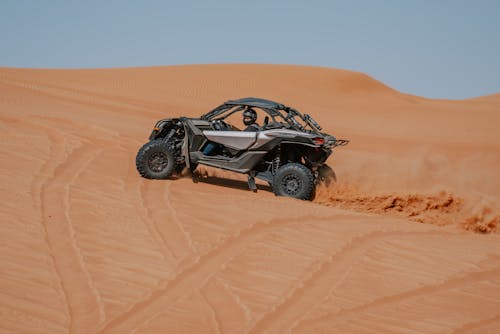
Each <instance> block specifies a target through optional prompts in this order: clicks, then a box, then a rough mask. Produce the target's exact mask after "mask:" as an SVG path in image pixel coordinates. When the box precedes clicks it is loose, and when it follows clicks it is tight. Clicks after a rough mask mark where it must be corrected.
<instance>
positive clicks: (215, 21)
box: [0, 0, 500, 99]
mask: <svg viewBox="0 0 500 334" xmlns="http://www.w3.org/2000/svg"><path fill="white" fill-rule="evenodd" d="M208 63H274V64H300V65H313V66H325V67H336V68H344V69H351V70H355V71H361V72H365V73H367V74H369V75H371V76H373V77H375V78H376V79H378V80H380V81H382V82H384V83H386V84H388V85H390V86H392V87H394V88H395V89H398V90H400V91H403V92H406V93H411V94H416V95H421V96H426V97H433V98H457V99H459V98H468V97H473V96H479V95H486V94H492V93H497V92H500V1H498V0H494V1H493V0H490V1H486V0H478V1H472V0H470V1H462V0H455V1H451V0H441V1H439V0H421V1H409V0H408V1H405V0H400V1H396V0H380V1H377V0H372V1H368V0H365V1H361V0H352V1H335V0H331V1H314V0H309V1H305V0H304V1H294V0H289V1H272V0H268V1H262V0H253V1H238V0H233V1H230V0H220V1H189V0H185V1H148V0H144V1H126V0H122V1H118V0H108V1H106V0H102V1H96V0H88V1H68V0H67V1H61V0H48V1H42V0H39V1H36V0H31V1H29V0H0V66H13V67H37V68H96V67H97V68H102V67H129V66H151V65H180V64H208Z"/></svg>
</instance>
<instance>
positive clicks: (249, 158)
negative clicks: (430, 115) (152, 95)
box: [136, 97, 348, 199]
mask: <svg viewBox="0 0 500 334" xmlns="http://www.w3.org/2000/svg"><path fill="white" fill-rule="evenodd" d="M255 109H257V110H258V111H259V113H260V114H261V115H264V121H263V124H262V126H260V127H255V124H252V125H253V126H254V128H253V131H248V129H247V131H242V130H240V129H239V128H238V127H236V126H235V125H234V123H235V122H234V121H231V120H234V118H236V117H238V119H239V120H240V121H239V122H241V119H242V117H241V116H242V115H243V114H245V112H247V113H248V112H249V111H251V113H254V114H256V111H255ZM231 123H233V124H231ZM347 143H348V140H342V139H336V138H335V137H334V136H332V135H329V134H326V133H324V132H321V126H320V125H319V124H318V123H317V122H316V121H315V120H314V119H313V118H312V117H311V116H310V115H307V114H301V113H300V112H299V111H297V110H296V109H294V108H291V107H288V106H285V105H283V104H281V103H277V102H273V101H270V100H265V99H260V98H253V97H248V98H243V99H238V100H229V101H227V102H225V103H223V104H222V105H220V106H219V107H217V108H215V109H213V110H212V111H210V112H208V113H206V114H204V115H202V116H201V117H199V118H189V117H178V118H166V119H162V120H160V121H158V122H157V123H156V124H155V126H154V129H153V131H152V132H151V135H150V136H149V142H148V143H146V144H144V146H142V147H141V148H140V149H139V152H138V153H137V157H136V166H137V170H138V171H139V174H141V176H143V177H145V178H148V179H166V178H169V177H170V176H171V175H174V174H176V173H181V172H182V170H183V169H184V168H186V167H187V168H188V169H189V170H190V171H191V172H192V173H193V172H194V170H195V169H196V167H197V166H198V165H206V166H211V167H217V168H222V169H225V170H230V171H233V172H237V173H242V174H247V175H248V185H249V188H250V189H251V190H254V191H256V189H257V187H256V184H255V178H258V179H261V180H264V181H266V182H268V183H269V185H270V186H271V187H272V189H273V191H274V193H275V194H276V195H278V196H288V197H294V198H299V199H311V198H312V196H313V194H314V190H315V187H316V184H318V182H320V181H322V180H324V181H328V179H329V178H331V177H334V174H333V171H332V170H331V168H330V167H328V166H327V165H326V164H325V161H326V160H327V158H328V157H329V156H330V154H331V153H332V149H333V148H334V147H336V146H342V145H346V144H347Z"/></svg>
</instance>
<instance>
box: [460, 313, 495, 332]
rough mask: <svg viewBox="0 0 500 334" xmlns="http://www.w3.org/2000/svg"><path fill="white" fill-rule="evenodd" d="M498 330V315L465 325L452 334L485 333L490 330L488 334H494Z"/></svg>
mask: <svg viewBox="0 0 500 334" xmlns="http://www.w3.org/2000/svg"><path fill="white" fill-rule="evenodd" d="M493 326H495V328H493ZM498 328H500V314H498V315H496V316H494V317H492V318H488V319H482V320H479V321H476V322H471V323H468V324H465V325H464V326H462V327H460V328H458V329H456V330H454V331H453V332H452V334H470V333H486V331H487V330H490V331H489V333H494V332H498Z"/></svg>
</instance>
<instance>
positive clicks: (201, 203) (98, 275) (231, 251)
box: [0, 65, 500, 333]
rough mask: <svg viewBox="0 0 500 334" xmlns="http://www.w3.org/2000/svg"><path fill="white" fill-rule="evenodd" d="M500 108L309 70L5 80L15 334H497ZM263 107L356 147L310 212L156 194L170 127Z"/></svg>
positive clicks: (0, 79) (217, 181)
mask: <svg viewBox="0 0 500 334" xmlns="http://www.w3.org/2000/svg"><path fill="white" fill-rule="evenodd" d="M497 95H498V94H497ZM497 95H492V96H486V97H480V98H476V99H468V100H460V101H452V100H431V99H426V98H421V97H417V96H412V95H408V94H404V93H401V92H398V91H396V90H394V89H392V88H390V87H387V86H386V85H384V84H382V83H380V82H378V81H377V80H375V79H373V78H371V77H369V76H367V75H365V74H362V73H356V72H351V71H345V70H337V69H328V68H319V67H303V66H278V65H193V66H173V67H147V68H128V69H99V70H36V69H12V68H0V130H1V132H0V136H1V137H0V140H1V144H0V159H1V164H0V185H1V186H0V196H1V200H2V207H1V210H0V218H1V221H2V227H1V229H2V233H1V234H0V238H1V241H0V247H1V249H2V252H1V253H0V254H1V255H0V264H1V268H2V275H0V294H1V296H0V332H6V333H10V332H29V333H132V332H133V333H180V332H183V333H189V332H192V333H207V332H210V333H284V332H290V333H318V332H329V333H336V332H338V333H349V332H351V333H352V332H356V333H365V332H366V333H373V332H384V333H391V332H394V333H444V332H456V333H496V332H498V331H499V328H500V318H499V316H500V313H499V312H498V309H500V298H499V296H498V291H499V290H500V289H499V287H500V273H499V270H500V247H499V244H500V243H499V234H498V232H499V231H498V226H497V225H498V217H499V212H500V211H499V203H500V202H499V196H500V180H499V179H498V177H497V174H498V172H497V171H498V170H499V169H500V157H499V155H498V152H499V148H500V147H499V146H500V132H499V131H498V124H500V123H499V122H498V121H500V114H499V113H498V110H499V103H498V99H497ZM244 96H259V97H264V98H270V99H273V100H277V101H280V102H283V103H286V104H289V105H292V106H293V107H296V108H297V109H299V110H301V111H303V112H307V113H310V114H312V115H313V116H314V117H315V119H317V120H318V122H319V123H320V124H321V125H323V127H324V128H325V130H326V131H327V132H331V133H332V134H334V135H336V136H338V137H340V138H347V139H350V140H351V143H350V144H349V145H348V146H346V147H343V148H339V149H338V150H337V151H336V152H334V154H333V156H332V157H331V159H330V160H329V164H330V165H331V166H332V167H333V168H334V170H335V173H336V176H337V182H336V183H333V184H332V185H330V186H329V187H320V189H318V192H317V194H316V198H315V200H314V201H313V202H312V203H311V202H302V201H296V200H291V199H286V198H278V197H275V196H274V195H273V194H272V193H271V191H270V189H269V187H267V186H266V185H265V184H259V191H258V192H257V193H253V192H250V191H248V189H247V185H246V182H245V178H244V177H242V176H238V175H234V174H231V173H228V172H223V171H219V170H214V169H210V168H206V169H201V171H200V173H199V178H198V179H197V182H196V183H195V182H193V180H192V179H191V178H190V177H187V176H184V177H180V178H177V179H174V180H165V181H151V180H145V179H142V178H140V177H139V175H138V173H137V172H136V170H135V166H134V159H135V154H136V152H137V149H138V148H139V147H140V146H141V145H142V144H143V143H144V141H145V140H146V138H147V136H148V134H149V131H150V129H151V127H152V126H153V124H154V122H155V121H156V120H157V119H160V118H164V117H172V116H179V115H187V116H198V115H200V114H202V113H204V112H206V111H207V110H209V109H211V108H213V107H215V106H217V105H218V104H220V103H222V102H223V101H225V100H227V99H232V98H238V97H244ZM474 232H481V233H474ZM485 232H489V233H487V234H484V233H485Z"/></svg>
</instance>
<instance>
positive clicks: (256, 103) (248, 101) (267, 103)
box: [224, 97, 285, 109]
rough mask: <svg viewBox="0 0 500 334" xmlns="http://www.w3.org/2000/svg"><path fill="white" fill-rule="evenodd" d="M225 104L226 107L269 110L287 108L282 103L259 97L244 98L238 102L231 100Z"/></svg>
mask: <svg viewBox="0 0 500 334" xmlns="http://www.w3.org/2000/svg"><path fill="white" fill-rule="evenodd" d="M224 104H226V105H244V106H250V107H258V108H268V109H283V108H284V107H285V106H284V105H283V104H281V103H278V102H274V101H271V100H266V99H260V98H257V97H244V98H242V99H237V100H229V101H226V102H225V103H224Z"/></svg>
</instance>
